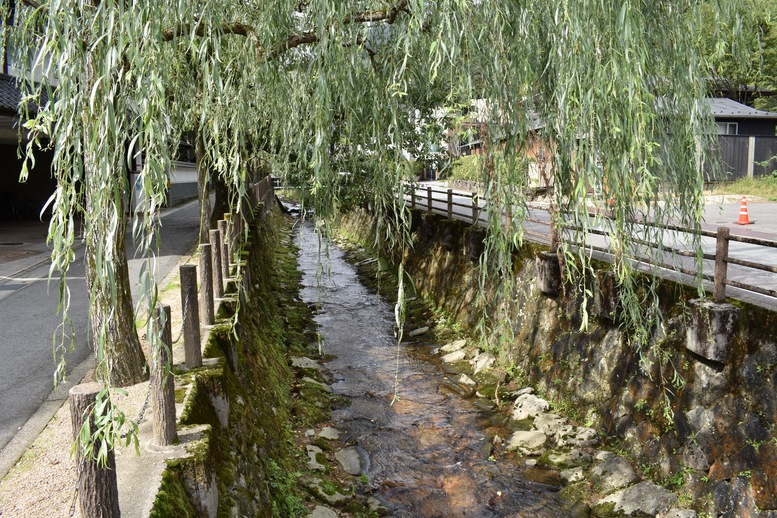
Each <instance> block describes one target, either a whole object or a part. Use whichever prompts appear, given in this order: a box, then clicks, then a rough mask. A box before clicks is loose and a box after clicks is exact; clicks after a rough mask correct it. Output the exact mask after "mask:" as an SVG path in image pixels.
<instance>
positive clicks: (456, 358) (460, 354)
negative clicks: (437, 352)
mask: <svg viewBox="0 0 777 518" xmlns="http://www.w3.org/2000/svg"><path fill="white" fill-rule="evenodd" d="M466 357H467V355H466V353H465V352H464V351H462V350H458V351H453V352H452V353H448V354H446V355H445V356H443V357H442V358H441V359H442V362H443V363H456V362H460V361H462V360H463V359H465V358H466Z"/></svg>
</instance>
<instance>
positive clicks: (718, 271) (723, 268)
mask: <svg viewBox="0 0 777 518" xmlns="http://www.w3.org/2000/svg"><path fill="white" fill-rule="evenodd" d="M730 235H731V229H729V228H728V227H718V232H717V243H716V245H715V277H714V285H713V288H712V298H713V299H714V300H715V302H722V301H724V300H726V275H727V274H728V262H727V260H728V238H729V236H730Z"/></svg>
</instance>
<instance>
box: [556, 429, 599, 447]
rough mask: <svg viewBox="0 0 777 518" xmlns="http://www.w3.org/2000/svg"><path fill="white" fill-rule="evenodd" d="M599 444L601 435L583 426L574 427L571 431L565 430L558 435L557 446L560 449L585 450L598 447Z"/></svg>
mask: <svg viewBox="0 0 777 518" xmlns="http://www.w3.org/2000/svg"><path fill="white" fill-rule="evenodd" d="M598 443H599V435H598V434H597V433H596V430H594V429H593V428H586V427H583V426H579V427H573V428H572V429H571V430H569V429H567V428H563V429H562V430H560V431H559V432H557V433H556V444H558V446H559V447H560V448H585V447H589V446H596V444H598Z"/></svg>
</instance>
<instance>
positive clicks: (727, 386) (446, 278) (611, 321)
mask: <svg viewBox="0 0 777 518" xmlns="http://www.w3.org/2000/svg"><path fill="white" fill-rule="evenodd" d="M411 230H412V237H413V246H412V249H410V250H409V251H408V252H407V253H406V255H405V257H404V260H405V269H406V271H407V274H408V276H409V278H410V279H411V280H412V281H413V283H414V286H415V289H416V290H417V293H418V294H420V295H421V296H423V297H424V298H426V299H427V300H428V301H429V302H430V303H432V304H434V305H436V306H437V307H439V308H442V309H444V310H446V311H447V313H448V314H449V315H452V316H453V317H455V320H456V321H457V322H458V324H459V325H460V326H462V327H463V328H464V329H465V330H467V329H468V330H469V331H470V332H472V333H473V334H474V328H475V326H476V325H477V324H478V322H479V321H480V317H481V314H480V313H479V310H478V309H477V304H476V301H477V300H478V299H477V297H478V290H479V282H478V278H479V268H478V259H477V258H478V256H479V253H480V251H481V250H482V249H483V239H484V234H483V231H482V230H479V229H473V228H471V227H469V226H468V225H465V224H463V223H461V222H456V221H449V220H445V219H444V218H442V217H439V216H435V215H430V214H426V213H421V212H413V224H412V227H411ZM339 231H340V232H341V233H342V234H344V235H346V236H347V237H349V238H350V239H352V240H355V241H358V242H360V243H362V244H363V245H365V246H367V245H372V244H374V239H375V238H374V236H375V235H376V233H375V229H374V221H373V220H372V218H371V217H370V215H369V214H367V213H365V212H355V213H352V214H350V215H348V216H345V217H343V218H342V220H341V221H340V222H339ZM544 252H547V248H545V249H543V248H542V247H540V246H537V245H531V244H527V245H525V246H524V247H523V248H521V249H516V250H514V252H513V270H514V275H515V278H516V286H515V290H514V293H513V296H512V297H511V300H510V301H509V304H510V310H509V314H510V321H511V322H512V332H513V336H514V338H513V339H512V340H511V341H510V342H509V343H508V344H506V345H501V346H500V345H496V344H493V343H492V344H483V345H482V347H485V348H490V349H491V352H493V353H494V355H495V356H496V357H497V358H499V362H498V367H497V369H496V371H497V374H498V376H500V377H501V380H502V382H503V383H504V384H505V386H510V385H512V386H521V385H523V384H529V385H532V386H534V387H535V389H536V390H537V391H538V393H539V394H540V395H541V396H543V397H545V398H547V399H549V400H550V401H551V402H552V403H553V405H554V408H555V409H556V410H557V411H558V412H560V413H565V414H566V415H568V416H569V417H572V418H573V419H574V420H575V421H576V422H577V423H579V424H586V425H587V426H593V427H594V428H595V429H596V430H598V432H599V435H600V438H601V441H602V443H603V444H604V445H606V446H607V447H610V448H612V449H613V450H615V451H616V452H618V453H620V454H621V455H624V456H626V457H628V458H630V459H631V460H632V463H633V464H634V465H635V467H637V468H638V469H639V470H640V471H641V472H642V476H644V477H646V478H649V479H652V480H653V481H655V482H657V483H661V484H663V485H664V486H667V487H669V488H671V489H673V490H674V491H675V492H676V493H677V494H678V496H679V497H680V501H681V502H683V503H686V504H688V505H689V506H691V507H694V508H695V509H697V511H699V512H700V514H701V515H710V516H731V517H734V516H737V517H740V516H777V438H775V423H777V390H776V389H777V315H776V314H775V313H773V312H770V311H767V310H764V309H761V308H758V307H754V306H749V305H747V304H742V303H739V302H736V303H734V302H732V305H730V306H726V307H725V308H724V310H723V315H722V317H721V315H719V314H718V309H716V307H713V308H711V309H710V308H709V307H708V306H707V305H706V304H704V303H699V302H698V301H695V300H694V298H695V297H696V296H697V294H696V292H695V290H691V289H689V288H687V287H684V286H682V285H679V284H675V283H672V282H668V281H662V282H661V283H660V284H659V286H658V288H657V294H658V301H659V310H658V312H657V315H658V317H657V319H656V322H655V323H654V324H653V326H652V329H651V330H650V331H651V333H650V337H651V338H650V339H649V343H648V344H647V345H645V346H643V349H642V351H641V352H639V351H636V350H635V347H634V346H633V345H632V344H631V343H630V341H629V339H628V337H627V336H626V335H625V333H624V331H623V330H622V327H621V326H620V325H619V321H618V316H617V311H618V310H617V300H618V293H617V288H616V287H615V286H614V285H613V283H612V282H611V281H610V280H609V278H608V276H607V275H606V273H605V272H604V268H601V269H600V271H598V272H597V274H596V275H595V276H594V279H593V280H592V281H591V282H590V283H588V284H587V285H586V287H587V288H588V289H589V290H590V292H591V294H592V296H591V297H590V298H589V299H588V301H587V303H586V304H587V306H586V308H585V309H586V311H587V312H588V314H589V315H591V316H590V319H589V325H588V327H587V329H585V330H581V322H582V318H583V309H584V308H583V301H582V300H581V298H580V297H579V296H578V290H576V289H574V287H572V286H564V285H561V287H560V289H559V290H558V293H557V294H552V295H547V294H545V293H543V292H542V291H540V290H539V289H538V288H537V286H538V275H543V274H544V272H543V269H542V268H538V264H539V265H542V264H543V261H542V260H539V261H538V257H539V258H541V257H542V256H543V253H544ZM393 259H394V260H395V261H396V260H397V259H398V257H393ZM543 280H544V279H543ZM493 289H494V286H486V289H485V293H486V295H488V294H489V293H492V292H493ZM490 309H493V308H490ZM719 317H720V318H719ZM721 319H722V320H721ZM708 335H709V336H708ZM700 343H701V344H702V345H704V344H707V343H711V344H713V345H714V346H713V347H706V346H702V347H699V344H700ZM710 349H712V350H710Z"/></svg>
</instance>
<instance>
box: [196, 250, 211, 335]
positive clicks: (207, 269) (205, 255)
mask: <svg viewBox="0 0 777 518" xmlns="http://www.w3.org/2000/svg"><path fill="white" fill-rule="evenodd" d="M210 250H211V245H210V244H209V243H202V244H200V269H199V273H200V276H199V277H200V279H199V280H200V322H201V323H202V324H203V325H206V326H210V325H213V259H212V257H211V252H210Z"/></svg>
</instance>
